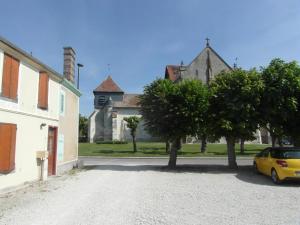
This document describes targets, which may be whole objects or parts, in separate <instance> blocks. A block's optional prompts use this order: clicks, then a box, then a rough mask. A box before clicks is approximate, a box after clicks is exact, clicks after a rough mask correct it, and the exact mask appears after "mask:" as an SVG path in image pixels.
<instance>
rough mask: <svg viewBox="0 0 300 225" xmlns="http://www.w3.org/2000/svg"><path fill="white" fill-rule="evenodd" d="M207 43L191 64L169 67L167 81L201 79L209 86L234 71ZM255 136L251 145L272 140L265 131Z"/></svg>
mask: <svg viewBox="0 0 300 225" xmlns="http://www.w3.org/2000/svg"><path fill="white" fill-rule="evenodd" d="M206 41H207V42H206V47H205V48H204V49H203V50H202V51H201V52H200V54H199V55H198V56H196V58H194V60H193V61H192V62H191V63H190V64H188V65H184V64H183V62H182V63H181V64H180V65H167V66H166V69H165V79H170V80H172V81H174V82H180V81H181V80H183V79H199V80H201V81H202V82H203V83H204V84H209V82H210V81H211V80H213V79H214V77H215V76H216V75H217V74H219V73H220V72H221V71H230V70H232V69H233V68H231V66H229V64H228V63H226V62H225V60H224V59H222V57H221V56H220V55H219V54H218V53H217V52H216V51H215V50H214V49H213V48H212V47H211V46H210V44H209V39H206ZM254 136H255V140H253V141H251V143H257V144H262V143H268V140H269V139H270V137H269V135H268V133H267V132H266V130H264V129H261V130H257V132H256V133H255V135H254ZM194 141H196V140H195V138H191V139H190V140H188V142H194ZM220 142H221V143H225V142H226V141H225V139H224V138H221V139H220Z"/></svg>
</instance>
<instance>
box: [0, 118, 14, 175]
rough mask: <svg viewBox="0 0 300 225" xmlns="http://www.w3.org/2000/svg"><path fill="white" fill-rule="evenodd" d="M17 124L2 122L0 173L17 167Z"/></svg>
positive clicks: (0, 132)
mask: <svg viewBox="0 0 300 225" xmlns="http://www.w3.org/2000/svg"><path fill="white" fill-rule="evenodd" d="M16 132H17V125H16V124H10V123H0V173H9V172H11V171H13V170H14V169H15V150H16Z"/></svg>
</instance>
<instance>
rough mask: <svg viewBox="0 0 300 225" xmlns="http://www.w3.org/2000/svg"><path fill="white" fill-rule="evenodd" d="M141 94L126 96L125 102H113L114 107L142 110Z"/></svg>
mask: <svg viewBox="0 0 300 225" xmlns="http://www.w3.org/2000/svg"><path fill="white" fill-rule="evenodd" d="M139 96H140V95H139V94H124V95H123V101H116V102H113V107H116V108H140V104H139V101H140V99H139Z"/></svg>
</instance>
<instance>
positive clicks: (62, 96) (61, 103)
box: [59, 91, 66, 116]
mask: <svg viewBox="0 0 300 225" xmlns="http://www.w3.org/2000/svg"><path fill="white" fill-rule="evenodd" d="M65 104H66V94H65V92H64V91H61V92H60V97H59V114H60V115H61V116H64V115H65Z"/></svg>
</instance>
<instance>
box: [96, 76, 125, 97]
mask: <svg viewBox="0 0 300 225" xmlns="http://www.w3.org/2000/svg"><path fill="white" fill-rule="evenodd" d="M94 92H114V93H124V91H123V90H122V89H121V88H120V87H119V86H118V85H117V84H116V82H114V80H113V79H112V78H111V76H110V75H109V76H108V77H107V78H106V80H104V81H103V82H102V83H101V84H100V85H99V86H98V87H97V88H96V89H95V90H94Z"/></svg>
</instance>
